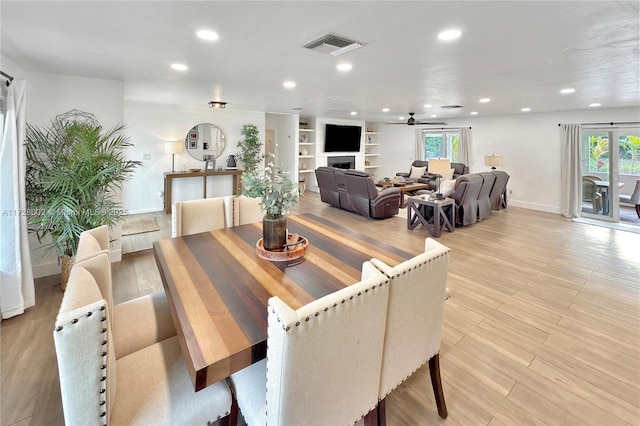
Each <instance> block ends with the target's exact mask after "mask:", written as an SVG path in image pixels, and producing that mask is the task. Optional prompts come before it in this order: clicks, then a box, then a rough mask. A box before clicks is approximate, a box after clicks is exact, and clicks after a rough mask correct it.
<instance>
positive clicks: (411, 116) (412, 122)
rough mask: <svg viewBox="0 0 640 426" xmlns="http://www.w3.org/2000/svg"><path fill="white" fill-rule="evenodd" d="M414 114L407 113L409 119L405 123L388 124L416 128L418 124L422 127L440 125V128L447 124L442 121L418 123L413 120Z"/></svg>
mask: <svg viewBox="0 0 640 426" xmlns="http://www.w3.org/2000/svg"><path fill="white" fill-rule="evenodd" d="M414 114H415V112H410V113H409V119H408V120H407V122H406V123H389V124H406V125H407V126H416V125H419V124H422V125H434V126H437V125H441V126H446V125H447V123H445V122H444V121H418V120H416V119H415V118H413V115H414Z"/></svg>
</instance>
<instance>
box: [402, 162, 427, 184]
mask: <svg viewBox="0 0 640 426" xmlns="http://www.w3.org/2000/svg"><path fill="white" fill-rule="evenodd" d="M411 167H427V168H428V167H429V162H428V161H425V160H414V162H413V163H411ZM411 167H409V172H408V173H405V172H398V173H396V176H402V177H403V178H405V179H408V178H409V176H410V175H411ZM425 175H426V172H425V174H423V175H422V176H423V177H424V176H425Z"/></svg>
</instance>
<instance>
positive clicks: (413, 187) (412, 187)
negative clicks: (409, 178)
mask: <svg viewBox="0 0 640 426" xmlns="http://www.w3.org/2000/svg"><path fill="white" fill-rule="evenodd" d="M399 189H400V208H401V209H403V208H405V207H407V203H406V201H405V199H404V196H405V194H409V195H413V193H414V192H416V191H419V190H421V189H429V184H426V183H411V184H407V185H405V186H401V187H399Z"/></svg>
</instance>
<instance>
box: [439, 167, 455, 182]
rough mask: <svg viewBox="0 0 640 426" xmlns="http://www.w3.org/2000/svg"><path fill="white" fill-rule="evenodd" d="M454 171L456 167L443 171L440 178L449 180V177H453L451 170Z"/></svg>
mask: <svg viewBox="0 0 640 426" xmlns="http://www.w3.org/2000/svg"><path fill="white" fill-rule="evenodd" d="M455 171H456V169H451V170H450V171H449V173H445V174H443V175H442V180H445V179H446V180H451V179H453V172H455Z"/></svg>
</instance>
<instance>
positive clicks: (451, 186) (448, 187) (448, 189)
mask: <svg viewBox="0 0 640 426" xmlns="http://www.w3.org/2000/svg"><path fill="white" fill-rule="evenodd" d="M455 189H456V180H455V179H447V180H444V179H443V180H442V182H440V193H441V194H442V195H444V196H445V197H452V196H453V192H454V191H455Z"/></svg>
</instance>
